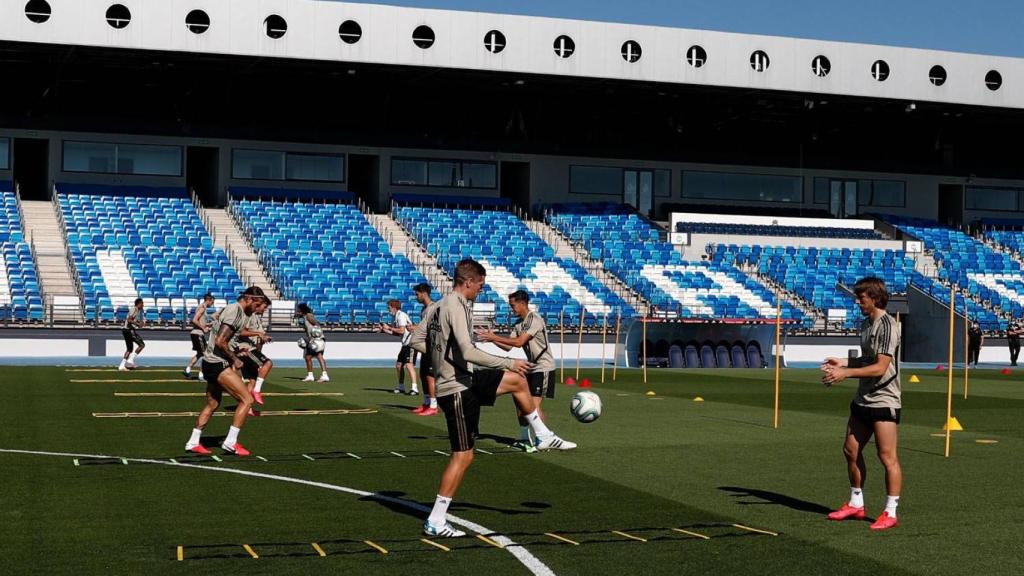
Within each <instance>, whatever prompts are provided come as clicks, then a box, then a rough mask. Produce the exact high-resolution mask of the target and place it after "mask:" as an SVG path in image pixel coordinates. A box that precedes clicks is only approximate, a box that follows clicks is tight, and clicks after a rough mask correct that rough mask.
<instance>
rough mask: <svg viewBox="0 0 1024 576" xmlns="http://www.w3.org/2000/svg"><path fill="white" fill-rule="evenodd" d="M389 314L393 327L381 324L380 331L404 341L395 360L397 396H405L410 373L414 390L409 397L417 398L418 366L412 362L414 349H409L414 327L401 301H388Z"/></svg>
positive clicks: (411, 390)
mask: <svg viewBox="0 0 1024 576" xmlns="http://www.w3.org/2000/svg"><path fill="white" fill-rule="evenodd" d="M388 312H390V313H391V316H392V317H393V320H392V321H391V325H390V326H389V325H387V324H381V325H380V331H381V332H384V333H385V334H391V335H392V336H398V337H400V338H401V339H402V348H401V349H400V350H399V351H398V359H397V360H395V372H396V373H397V374H398V384H397V385H396V386H395V390H394V392H395V394H405V373H406V371H408V372H409V378H411V379H412V388H411V389H410V390H409V395H410V396H415V395H417V394H419V393H420V391H419V390H418V389H417V387H416V364H415V363H414V362H413V361H412V348H410V347H409V338H411V337H412V329H413V326H414V325H413V323H412V320H411V319H410V318H409V315H408V314H406V313H405V312H402V302H401V301H400V300H388Z"/></svg>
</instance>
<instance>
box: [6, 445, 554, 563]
mask: <svg viewBox="0 0 1024 576" xmlns="http://www.w3.org/2000/svg"><path fill="white" fill-rule="evenodd" d="M0 453H4V454H29V455H33V456H58V457H61V458H120V456H104V455H101V454H73V453H67V452H44V451H33V450H12V449H9V448H0ZM127 460H131V461H132V462H140V463H143V464H160V465H163V466H174V467H177V468H191V469H195V470H206V471H209V472H221V473H224V474H238V475H241V476H249V477H250V478H260V479H264V480H277V481H279V482H290V483H292V484H302V485H304V486H312V487H314V488H324V489H325V490H333V491H335V492H343V493H345V494H353V495H355V496H359V497H360V498H367V497H369V498H372V499H374V500H378V501H380V502H388V503H390V504H397V505H399V506H403V507H405V508H409V509H411V510H415V511H417V512H419V513H421V514H429V513H430V508H429V507H427V506H424V505H422V504H419V503H417V502H410V501H408V500H402V499H401V498H395V497H393V496H384V495H383V494H375V493H373V492H366V491H364V490H357V489H355V488H348V487H346V486H339V485H337V484H328V483H326V482H314V481H312V480H305V479H302V478H293V477H291V476H279V475H277V474H265V473H262V472H252V471H250V470H242V469H239V468H228V467H223V468H222V467H218V466H204V465H201V464H185V463H181V462H179V463H173V462H168V461H166V460H150V459H147V458H127ZM448 520H449V521H450V522H451V523H452V524H455V525H458V526H462V527H464V528H466V529H468V530H471V531H473V532H476V533H477V534H490V535H491V536H490V538H491V539H492V540H494V541H495V542H497V543H498V544H501V545H502V546H503V550H505V551H506V552H508V553H509V554H511V555H513V556H515V558H516V560H518V561H519V563H520V564H522V565H523V566H525V567H526V569H527V570H529V571H530V573H531V574H534V576H555V573H554V572H553V571H552V570H551V568H548V566H547V564H545V563H544V562H542V561H541V560H540V559H539V558H537V557H536V556H534V555H533V554H532V553H531V552H530V551H529V550H527V549H526V548H525V547H523V546H522V545H519V544H516V543H515V542H514V541H513V540H512V539H511V538H509V537H507V536H502V535H499V534H495V532H494V530H491V529H490V528H487V527H485V526H481V525H480V524H477V523H476V522H471V521H469V520H465V519H463V518H459V517H458V516H453V515H451V514H449V515H448Z"/></svg>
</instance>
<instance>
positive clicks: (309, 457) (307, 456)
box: [302, 454, 316, 460]
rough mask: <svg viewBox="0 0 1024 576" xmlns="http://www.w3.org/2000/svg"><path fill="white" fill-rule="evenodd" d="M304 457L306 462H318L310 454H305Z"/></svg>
mask: <svg viewBox="0 0 1024 576" xmlns="http://www.w3.org/2000/svg"><path fill="white" fill-rule="evenodd" d="M302 457H303V458H305V459H306V460H316V458H313V457H312V456H310V455H309V454H303V455H302Z"/></svg>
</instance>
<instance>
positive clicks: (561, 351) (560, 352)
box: [558, 310, 565, 384]
mask: <svg viewBox="0 0 1024 576" xmlns="http://www.w3.org/2000/svg"><path fill="white" fill-rule="evenodd" d="M564 316H565V310H561V311H560V312H559V313H558V331H559V333H561V335H562V337H561V343H560V344H559V346H558V358H559V360H561V362H562V367H561V369H560V371H559V373H558V379H559V380H561V381H562V383H563V384H564V383H565V318H564Z"/></svg>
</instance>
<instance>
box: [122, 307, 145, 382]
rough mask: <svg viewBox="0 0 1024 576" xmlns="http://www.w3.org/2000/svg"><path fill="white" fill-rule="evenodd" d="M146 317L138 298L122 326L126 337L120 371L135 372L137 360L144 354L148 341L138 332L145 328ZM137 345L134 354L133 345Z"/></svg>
mask: <svg viewBox="0 0 1024 576" xmlns="http://www.w3.org/2000/svg"><path fill="white" fill-rule="evenodd" d="M145 324H146V315H145V314H144V313H143V304H142V298H136V299H135V304H134V305H133V306H132V307H131V308H129V309H128V317H127V318H125V319H124V325H123V326H121V335H122V336H124V347H125V351H124V356H123V357H122V358H121V364H119V365H118V367H117V369H118V370H120V371H122V372H123V371H125V370H134V369H135V359H136V358H137V357H138V356H139V354H140V353H141V352H142V349H143V348H145V347H146V341H145V340H143V339H142V336H139V333H138V332H137V329H138V328H141V327H143V326H145ZM133 344H134V345H135V351H134V352H132V345H133Z"/></svg>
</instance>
